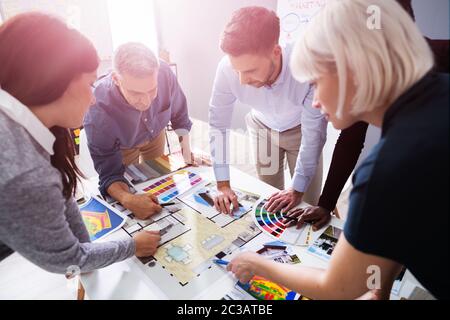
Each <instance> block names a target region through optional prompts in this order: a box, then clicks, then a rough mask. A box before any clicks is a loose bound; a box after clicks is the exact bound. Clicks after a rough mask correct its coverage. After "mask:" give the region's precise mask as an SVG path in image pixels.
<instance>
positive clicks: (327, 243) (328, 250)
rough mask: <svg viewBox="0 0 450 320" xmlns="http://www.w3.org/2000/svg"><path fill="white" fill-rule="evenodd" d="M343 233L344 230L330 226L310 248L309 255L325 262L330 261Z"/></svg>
mask: <svg viewBox="0 0 450 320" xmlns="http://www.w3.org/2000/svg"><path fill="white" fill-rule="evenodd" d="M341 233H342V229H340V228H338V227H336V226H332V225H330V226H328V227H327V228H326V229H325V231H324V232H323V233H322V234H321V235H320V237H319V238H318V239H316V240H315V241H314V243H313V244H312V245H311V246H310V247H309V248H308V253H311V254H313V255H314V256H316V257H318V258H321V259H323V260H325V261H330V259H331V255H332V254H333V250H334V248H335V247H336V244H337V243H338V240H339V237H340V236H341Z"/></svg>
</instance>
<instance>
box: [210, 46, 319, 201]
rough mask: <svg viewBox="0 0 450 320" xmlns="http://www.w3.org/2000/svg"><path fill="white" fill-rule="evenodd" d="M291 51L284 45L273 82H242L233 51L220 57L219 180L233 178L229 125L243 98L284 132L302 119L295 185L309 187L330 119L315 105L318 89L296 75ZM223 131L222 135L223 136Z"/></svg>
mask: <svg viewBox="0 0 450 320" xmlns="http://www.w3.org/2000/svg"><path fill="white" fill-rule="evenodd" d="M291 53H292V46H287V47H286V48H284V49H283V67H282V70H281V73H280V76H279V77H278V79H277V80H276V82H275V83H274V84H273V85H272V86H271V87H268V86H265V87H262V88H255V87H252V86H249V85H241V84H240V81H239V76H238V73H237V72H236V71H235V70H234V69H233V67H232V65H231V62H230V60H229V58H228V56H225V57H224V58H223V59H222V60H221V62H220V63H219V66H218V68H217V74H216V78H215V81H214V87H213V93H212V97H211V101H210V110H209V111H210V113H209V124H210V129H211V130H210V145H211V153H212V159H213V163H214V173H215V175H216V179H217V181H228V180H229V179H230V171H229V161H228V160H227V159H229V153H228V149H229V141H228V136H229V134H227V131H229V130H230V128H231V119H232V115H233V110H234V105H235V102H236V101H240V102H242V103H244V104H247V105H250V106H251V107H252V111H251V112H252V113H253V116H254V117H255V118H256V119H258V120H259V121H261V122H262V123H264V124H265V125H266V126H267V127H269V128H271V129H272V130H275V131H278V132H284V131H287V130H289V129H292V128H294V127H296V126H298V125H301V131H302V137H300V136H299V139H302V144H301V147H300V152H299V156H298V159H297V166H296V169H295V174H294V177H293V187H294V189H295V190H297V191H299V192H305V191H306V190H307V188H308V187H309V184H310V183H311V180H312V178H313V177H314V175H315V173H316V169H317V165H318V163H319V159H320V155H321V153H322V149H323V146H324V144H325V142H326V133H327V121H326V119H325V117H324V116H323V115H322V114H321V112H320V111H319V110H317V109H315V108H313V107H312V100H313V96H314V91H313V89H312V87H311V85H310V84H309V83H299V82H297V81H296V80H295V79H294V77H293V76H292V73H291V71H290V68H289V64H290V59H291ZM220 135H222V138H220V139H219V138H218V136H220ZM219 141H220V142H219ZM222 142H223V143H222ZM220 149H222V150H220Z"/></svg>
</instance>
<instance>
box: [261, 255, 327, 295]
mask: <svg viewBox="0 0 450 320" xmlns="http://www.w3.org/2000/svg"><path fill="white" fill-rule="evenodd" d="M255 273H256V274H257V275H259V276H262V277H264V278H266V279H268V280H270V281H273V282H275V283H278V284H280V285H283V286H285V287H287V288H289V289H290V290H293V291H295V292H298V293H300V294H302V295H304V296H306V297H308V298H311V299H317V298H318V297H320V299H326V297H323V295H322V294H320V293H323V292H324V278H325V273H326V271H325V270H323V269H317V268H309V267H303V266H298V265H297V266H295V265H289V264H282V263H277V262H274V261H270V260H265V259H261V260H260V261H258V262H257V263H256V264H255Z"/></svg>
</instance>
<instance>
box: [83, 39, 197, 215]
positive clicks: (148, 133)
mask: <svg viewBox="0 0 450 320" xmlns="http://www.w3.org/2000/svg"><path fill="white" fill-rule="evenodd" d="M94 94H95V98H96V103H95V105H94V106H93V107H91V109H90V110H89V112H88V114H87V115H86V117H85V120H84V127H85V130H86V134H87V139H88V146H89V150H90V153H91V156H92V159H93V161H94V165H95V169H96V170H97V172H98V174H99V176H100V191H101V193H102V195H104V196H105V195H109V196H111V197H113V198H114V199H116V200H117V201H120V202H121V203H122V205H123V206H124V207H126V208H127V209H129V210H131V211H132V212H133V213H134V214H135V215H136V217H138V218H140V219H147V218H149V217H150V216H152V215H154V214H156V213H158V212H160V211H161V206H160V205H159V204H158V200H157V199H156V197H154V196H152V195H150V194H146V195H135V194H132V193H131V192H130V190H129V185H128V183H127V180H126V179H125V178H124V172H125V167H126V166H128V165H130V164H133V163H137V162H139V161H140V159H141V160H152V159H155V158H158V157H160V156H162V155H163V154H164V147H165V141H166V137H165V128H166V126H167V125H168V124H169V122H171V124H172V127H173V129H174V130H175V132H176V133H177V135H178V136H179V140H180V144H181V147H182V151H183V155H184V156H185V161H186V162H187V163H191V161H192V159H193V156H192V153H191V150H190V146H189V132H190V130H191V127H192V122H191V121H190V119H189V115H188V108H187V102H186V97H185V95H184V93H183V91H182V90H181V88H180V85H179V84H178V81H177V79H176V77H175V75H174V73H173V72H172V71H171V69H170V67H169V65H168V64H166V63H165V62H163V61H159V60H158V59H157V58H156V57H155V55H154V54H153V52H152V51H151V50H150V49H148V48H147V47H146V46H144V45H143V44H140V43H127V44H124V45H122V46H120V47H119V48H118V49H117V51H116V52H115V55H114V70H113V71H112V72H111V73H110V74H107V75H106V76H104V77H103V78H101V79H100V80H99V81H98V82H97V83H96V86H95V90H94Z"/></svg>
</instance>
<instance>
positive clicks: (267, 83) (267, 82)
mask: <svg viewBox="0 0 450 320" xmlns="http://www.w3.org/2000/svg"><path fill="white" fill-rule="evenodd" d="M275 72H276V66H275V62H274V61H271V65H270V69H269V71H268V73H267V77H266V80H264V81H252V82H250V83H249V85H250V86H252V87H255V88H257V89H259V88H262V87H264V86H271V85H272V84H273V82H274V80H272V78H273V77H274V74H275Z"/></svg>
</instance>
